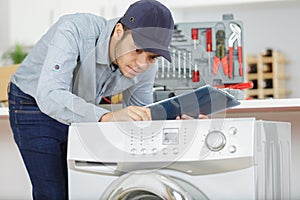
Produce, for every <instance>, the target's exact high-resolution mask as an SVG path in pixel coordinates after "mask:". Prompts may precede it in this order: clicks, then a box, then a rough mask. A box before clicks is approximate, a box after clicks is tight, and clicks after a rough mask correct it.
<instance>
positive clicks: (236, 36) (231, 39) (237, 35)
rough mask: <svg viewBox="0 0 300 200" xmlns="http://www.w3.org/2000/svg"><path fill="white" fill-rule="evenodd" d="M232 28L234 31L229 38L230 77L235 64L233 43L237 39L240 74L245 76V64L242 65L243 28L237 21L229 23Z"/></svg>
mask: <svg viewBox="0 0 300 200" xmlns="http://www.w3.org/2000/svg"><path fill="white" fill-rule="evenodd" d="M229 26H230V29H231V31H232V33H231V35H230V37H229V39H228V47H229V71H228V77H229V78H232V65H233V60H232V59H233V44H234V42H235V41H237V43H238V62H239V65H240V66H239V74H240V76H243V66H242V42H241V41H242V40H241V35H242V29H241V28H240V27H239V25H237V24H235V23H230V24H229Z"/></svg>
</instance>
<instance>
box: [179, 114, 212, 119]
mask: <svg viewBox="0 0 300 200" xmlns="http://www.w3.org/2000/svg"><path fill="white" fill-rule="evenodd" d="M179 119H183V120H191V119H195V118H193V117H191V116H188V115H181V117H180V116H177V117H176V120H179ZM198 119H208V116H207V115H202V114H200V115H198Z"/></svg>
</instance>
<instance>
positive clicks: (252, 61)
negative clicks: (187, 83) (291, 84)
mask: <svg viewBox="0 0 300 200" xmlns="http://www.w3.org/2000/svg"><path fill="white" fill-rule="evenodd" d="M287 63H288V61H287V60H286V59H285V57H284V55H283V54H282V53H280V52H278V51H272V52H271V54H269V55H264V54H258V55H247V56H246V67H247V73H246V77H245V79H246V80H247V81H252V82H253V84H254V86H253V88H252V89H247V90H245V96H246V98H250V99H267V98H275V99H279V98H285V97H287V95H288V94H289V93H290V91H289V90H287V89H286V86H285V82H286V80H287V79H288V76H287V75H286V74H285V67H286V64H287Z"/></svg>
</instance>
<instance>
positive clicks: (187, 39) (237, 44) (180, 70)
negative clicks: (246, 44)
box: [155, 14, 244, 89]
mask: <svg viewBox="0 0 300 200" xmlns="http://www.w3.org/2000/svg"><path fill="white" fill-rule="evenodd" d="M242 46H243V24H242V22H241V21H238V20H234V19H233V15H232V14H227V15H223V20H222V21H216V22H191V23H177V24H175V30H174V34H173V38H172V43H171V52H172V63H168V62H167V61H166V60H164V59H162V58H160V59H159V60H158V71H157V75H156V80H155V83H156V84H157V85H163V86H167V87H168V88H173V89H179V88H181V89H183V88H198V87H200V86H203V85H205V84H210V85H213V86H220V85H224V86H226V85H228V84H229V85H232V84H239V83H243V82H244V60H243V51H242ZM236 89H239V88H238V87H237V88H236ZM241 89H244V88H241Z"/></svg>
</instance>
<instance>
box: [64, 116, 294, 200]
mask: <svg viewBox="0 0 300 200" xmlns="http://www.w3.org/2000/svg"><path fill="white" fill-rule="evenodd" d="M290 145H291V127H290V123H287V122H271V121H258V120H256V119H254V118H232V119H205V120H168V121H149V122H107V123H77V124H72V125H71V126H70V130H69V143H68V172H69V197H70V199H71V200H73V199H101V200H102V199H105V200H108V199H111V200H117V199H118V200H135V199H147V200H148V199H149V200H152V199H164V200H167V199H168V200H169V199H170V200H171V199H172V200H190V199H195V200H199V199H216V200H218V199H222V200H224V199H230V200H233V199H238V200H241V199H243V200H244V199H252V200H253V199H264V200H265V199H276V200H277V199H284V200H286V199H289V198H290V166H291V156H290V149H291V147H290Z"/></svg>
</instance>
